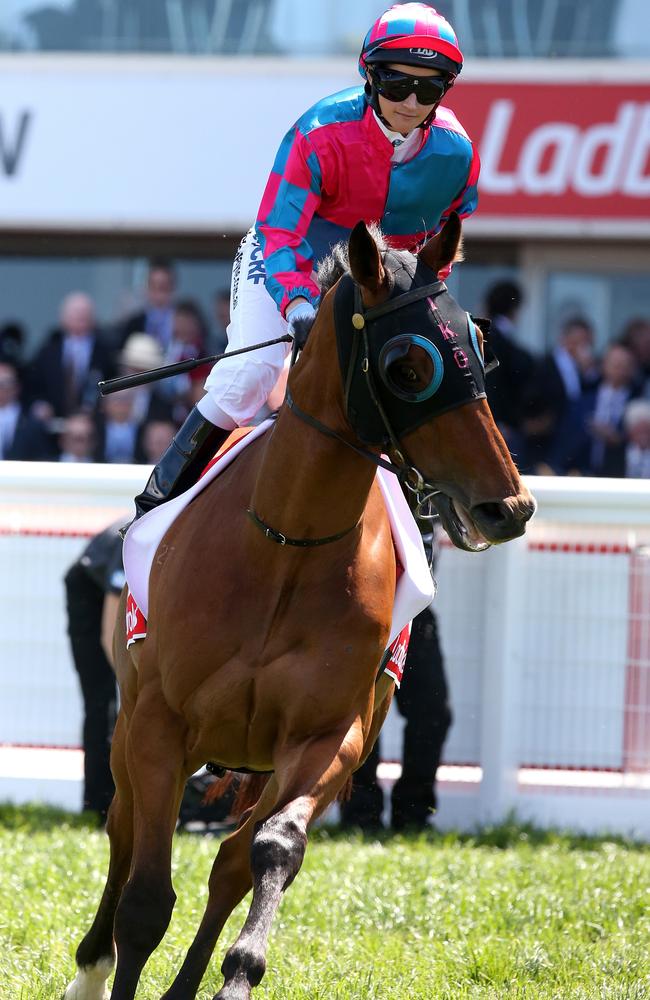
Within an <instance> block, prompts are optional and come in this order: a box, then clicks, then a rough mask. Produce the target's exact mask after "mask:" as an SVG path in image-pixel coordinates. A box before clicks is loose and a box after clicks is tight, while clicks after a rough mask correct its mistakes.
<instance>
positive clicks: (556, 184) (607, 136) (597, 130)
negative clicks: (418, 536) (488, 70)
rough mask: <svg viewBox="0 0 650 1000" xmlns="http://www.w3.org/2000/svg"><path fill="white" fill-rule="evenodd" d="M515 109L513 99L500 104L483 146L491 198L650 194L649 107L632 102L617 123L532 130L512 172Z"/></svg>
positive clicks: (621, 110) (485, 178)
mask: <svg viewBox="0 0 650 1000" xmlns="http://www.w3.org/2000/svg"><path fill="white" fill-rule="evenodd" d="M514 111H515V104H514V102H513V101H510V100H499V101H495V102H494V103H493V104H492V106H491V108H490V111H489V114H488V117H487V121H486V125H485V132H484V136H483V143H482V147H481V162H482V169H481V187H482V189H483V190H484V191H485V192H486V193H488V194H515V193H516V192H523V193H524V194H529V195H533V196H539V195H545V194H555V195H561V194H565V193H566V192H567V191H569V190H573V191H575V192H576V193H577V194H580V195H582V196H583V197H585V198H598V197H603V196H605V195H612V194H615V193H617V192H620V193H622V194H626V195H628V196H629V197H633V198H645V197H647V196H648V195H649V194H650V174H648V172H647V167H648V154H649V153H650V104H637V103H635V102H633V101H627V102H624V103H622V104H621V106H620V107H619V109H618V112H617V114H616V118H615V119H614V121H612V122H598V123H597V124H595V125H590V126H588V127H587V128H584V129H581V128H580V127H579V126H578V125H574V124H572V123H570V122H560V121H553V122H545V123H544V124H543V125H538V126H537V127H536V128H534V129H532V131H531V132H529V134H528V135H527V136H526V137H525V139H524V140H523V142H522V143H521V147H520V149H519V150H518V155H517V156H516V159H515V167H514V169H513V170H510V171H506V170H504V169H503V168H502V162H503V159H504V154H505V152H506V150H507V149H508V145H509V131H510V124H511V122H512V118H513V114H514Z"/></svg>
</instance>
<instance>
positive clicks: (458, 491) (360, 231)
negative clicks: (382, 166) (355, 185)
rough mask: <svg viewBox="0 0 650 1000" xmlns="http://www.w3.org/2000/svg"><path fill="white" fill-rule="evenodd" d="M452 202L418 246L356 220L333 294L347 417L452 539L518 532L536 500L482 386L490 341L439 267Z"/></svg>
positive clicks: (452, 229)
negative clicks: (421, 496) (404, 247)
mask: <svg viewBox="0 0 650 1000" xmlns="http://www.w3.org/2000/svg"><path fill="white" fill-rule="evenodd" d="M460 240H461V226H460V220H459V218H458V216H457V215H455V214H452V215H451V217H450V219H449V221H448V222H447V223H446V224H445V226H444V227H443V228H442V230H441V231H440V233H439V234H438V235H437V236H435V237H433V238H432V239H431V240H429V241H428V243H427V244H426V245H425V246H424V247H423V249H422V250H421V251H420V253H419V254H418V255H417V256H414V255H413V254H410V253H407V252H404V251H394V250H389V249H386V248H384V247H382V246H381V242H380V241H378V239H377V238H376V236H374V235H372V234H371V233H370V232H369V231H368V230H367V228H366V226H365V225H364V224H363V223H359V224H358V225H357V226H356V227H355V229H354V230H353V232H352V234H351V237H350V241H349V245H348V261H349V272H348V273H345V274H343V276H342V277H341V278H340V280H339V281H338V283H337V285H336V287H335V289H333V292H332V294H333V295H334V304H333V311H334V322H335V328H336V339H337V349H338V356H339V363H340V367H341V374H342V378H343V386H344V396H345V409H346V414H347V418H348V420H349V422H350V424H351V426H352V428H353V429H354V432H355V434H356V436H357V437H358V439H359V440H360V441H361V442H363V443H364V444H366V445H370V446H371V447H373V448H380V449H381V450H384V451H386V452H387V453H388V454H389V455H390V457H391V458H392V460H393V461H394V462H396V463H397V464H398V465H400V466H401V467H402V468H405V467H406V468H408V469H409V480H410V483H411V485H412V486H413V487H415V488H416V489H417V490H418V491H419V492H422V491H428V492H434V496H433V502H434V504H435V506H436V508H437V510H438V512H439V514H440V516H441V519H442V521H443V524H444V526H445V528H446V530H447V532H448V534H449V536H450V538H451V540H452V541H453V542H454V544H455V545H457V546H458V547H459V548H463V549H468V550H476V549H481V548H484V547H486V545H487V544H490V543H496V542H502V541H506V540H508V539H510V538H515V537H517V536H518V535H521V534H522V533H523V532H524V530H525V525H526V522H527V521H528V520H529V518H530V517H531V516H532V514H533V512H534V509H535V503H534V500H533V498H532V496H531V494H530V493H529V491H528V490H527V489H526V487H525V486H524V485H523V483H522V481H521V479H520V476H519V473H518V471H517V469H516V467H515V465H514V463H513V462H512V459H511V458H510V454H509V452H508V449H507V447H506V444H505V442H504V440H503V438H502V436H501V434H500V432H499V430H498V429H497V427H496V425H495V423H494V420H493V418H492V414H491V412H490V408H489V406H488V403H487V400H486V396H485V360H484V358H485V356H486V341H485V338H484V336H483V333H482V331H481V330H480V328H479V327H478V326H477V325H476V324H475V323H474V322H473V320H472V319H471V317H470V316H469V315H468V313H466V312H465V311H464V310H463V309H461V308H460V306H459V305H458V304H457V303H456V302H455V300H454V299H453V297H452V296H451V295H450V293H449V292H448V290H447V288H446V286H445V284H444V282H442V281H439V280H438V278H437V275H438V272H439V270H440V269H441V268H444V267H445V266H447V265H448V264H449V263H451V262H452V261H453V260H454V259H456V257H457V255H458V251H459V245H460Z"/></svg>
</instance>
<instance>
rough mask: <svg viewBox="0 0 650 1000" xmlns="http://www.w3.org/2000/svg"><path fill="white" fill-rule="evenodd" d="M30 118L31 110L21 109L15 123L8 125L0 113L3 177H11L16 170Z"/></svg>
mask: <svg viewBox="0 0 650 1000" xmlns="http://www.w3.org/2000/svg"><path fill="white" fill-rule="evenodd" d="M31 120H32V115H31V112H30V111H22V112H21V113H20V114H19V115H18V117H17V120H16V122H15V124H12V125H10V124H8V122H7V120H6V117H5V116H4V115H3V114H0V172H1V173H2V174H4V176H5V177H13V176H14V174H16V173H17V172H18V169H19V167H20V164H21V161H22V157H23V153H24V151H25V144H26V142H27V133H28V131H29V126H30V123H31Z"/></svg>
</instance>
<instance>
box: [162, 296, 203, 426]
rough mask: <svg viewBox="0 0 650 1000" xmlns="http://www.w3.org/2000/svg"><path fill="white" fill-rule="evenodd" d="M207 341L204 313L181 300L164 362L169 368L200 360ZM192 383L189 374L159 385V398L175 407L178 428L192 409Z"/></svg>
mask: <svg viewBox="0 0 650 1000" xmlns="http://www.w3.org/2000/svg"><path fill="white" fill-rule="evenodd" d="M207 339H208V328H207V324H206V322H205V319H204V316H203V313H202V312H201V310H200V309H199V307H198V306H197V305H196V303H195V302H193V301H192V300H191V299H183V300H182V301H181V302H178V303H177V304H176V308H175V309H174V327H173V336H172V341H171V344H170V345H169V348H168V349H167V352H166V355H165V361H166V362H167V363H168V364H175V363H176V362H178V361H188V360H190V359H191V358H198V357H200V356H201V355H202V354H204V353H205V350H206V343H207ZM201 371H203V369H201ZM208 371H209V368H208ZM207 374H208V372H203V381H204V382H205V379H206V377H207ZM191 379H192V374H191V373H190V374H186V375H175V376H174V377H173V378H167V379H164V380H162V381H161V382H160V383H159V390H158V391H159V392H160V393H161V395H163V396H164V397H165V398H166V399H168V400H170V401H171V402H172V403H173V404H175V411H174V417H175V419H176V420H177V422H178V423H179V424H180V423H182V422H183V420H184V419H185V417H186V416H187V414H188V412H189V410H190V409H191V407H192V403H193V399H194V392H193V387H192V383H191Z"/></svg>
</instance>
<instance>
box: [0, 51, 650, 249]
mask: <svg viewBox="0 0 650 1000" xmlns="http://www.w3.org/2000/svg"><path fill="white" fill-rule="evenodd" d="M598 65H599V67H600V68H596V69H593V68H587V69H586V70H584V72H589V73H596V72H597V73H600V76H599V77H598V78H597V79H599V80H610V79H612V78H613V77H614V74H615V73H620V72H625V71H626V70H625V65H624V64H622V63H621V64H617V63H609V64H607V65H606V64H604V63H602V64H598ZM279 66H280V63H278V67H279ZM555 66H557V68H558V76H559V75H560V74H561V73H564V72H571V73H572V74H573V82H569V83H562V84H555V83H553V84H550V83H547V82H545V81H546V78H547V77H546V75H547V74H548V71H549V66H548V64H545V65H541V67H540V69H539V71H538V72H539V73H540V74H541V73H543V74H545V75H544V76H543V77H542V78H535V77H533V76H532V75H531V76H528V78H527V80H526V81H525V82H521V81H516V80H508V81H507V82H506V80H505V78H503V79H499V78H498V77H497V76H495V74H498V73H504V74H505V73H506V72H508V73H510V74H512V72H513V69H512V67H511V66H504V67H503V68H500V64H496V63H495V64H492V63H491V64H490V65H489V74H490V75H489V77H483V78H482V79H481V78H479V77H475V78H474V79H463V78H461V80H460V81H459V83H458V86H456V87H454V89H453V90H452V91H451V93H450V95H449V101H450V104H451V106H452V107H453V108H454V110H456V111H457V113H458V116H459V118H460V120H461V122H462V123H463V125H464V126H465V128H466V129H467V131H468V132H469V134H470V135H471V136H472V138H473V139H474V140H475V141H476V143H477V144H478V147H479V150H480V154H481V160H482V164H483V167H482V172H481V181H480V202H479V210H478V212H477V214H476V216H475V217H474V219H472V222H471V231H473V232H477V233H478V232H483V233H485V234H489V235H494V236H502V235H506V236H511V235H513V234H517V235H521V236H524V237H526V236H528V235H531V236H534V235H535V234H541V233H546V234H549V235H551V236H556V235H557V236H561V235H562V234H567V235H568V234H571V235H580V234H581V233H582V232H584V231H587V230H590V231H592V232H598V231H602V232H603V233H605V234H606V235H613V236H614V237H617V236H624V235H626V234H628V235H634V236H635V237H637V238H638V237H639V236H640V237H642V238H647V237H650V69H649V70H648V73H647V75H646V76H643V77H636V78H635V82H632V81H631V80H630V79H626V80H625V81H624V82H622V83H620V84H616V83H613V84H609V83H607V84H604V83H602V84H601V83H595V84H594V83H588V82H586V81H584V82H583V81H582V80H580V81H578V80H576V73H577V72H581V71H582V67H581V66H580V65H579V64H577V63H571V64H570V65H569V68H568V69H566V68H565V64H563V63H562V62H559V61H558V62H557V63H555V64H554V66H552V67H551V69H554V68H555ZM619 66H620V67H622V68H620V69H619ZM515 69H516V67H515ZM627 71H628V72H631V70H627ZM635 72H636V71H635ZM639 72H640V71H639ZM531 73H532V71H531ZM260 74H263V80H264V100H263V101H260V99H259V81H260ZM352 74H353V68H352V69H351V66H350V62H349V60H347V59H341V60H337V61H336V63H332V64H329V63H327V64H326V65H322V66H321V65H319V64H318V63H317V64H315V65H314V66H313V67H312V66H311V64H309V65H307V64H304V63H302V62H301V61H296V62H295V63H294V62H293V61H292V60H288V61H287V60H282V62H281V71H278V68H277V67H275V66H272V65H271V64H270V63H266V62H263V63H258V62H257V61H252V62H251V61H249V60H247V59H241V60H234V61H230V62H228V61H225V62H224V61H223V60H218V61H212V60H200V59H197V60H190V61H188V62H186V61H185V60H177V59H170V60H164V59H152V60H151V61H150V62H149V61H148V60H145V61H144V62H143V61H142V60H130V59H126V60H125V61H124V60H122V59H119V58H116V59H115V60H112V59H108V58H107V59H105V58H104V57H98V58H96V59H93V58H91V57H89V58H85V57H84V59H80V60H68V59H62V60H60V61H59V60H56V59H51V58H49V57H44V58H39V57H38V56H34V57H31V56H30V57H25V58H23V57H22V56H21V57H19V58H18V57H11V56H6V57H2V56H0V75H1V76H2V88H1V90H0V220H1V221H0V227H2V226H4V227H8V228H11V229H16V228H21V227H22V228H34V229H38V230H41V229H49V230H60V229H65V230H70V229H72V230H83V229H90V230H92V231H98V230H110V231H114V230H115V229H117V228H123V229H125V230H129V231H131V230H133V231H140V230H144V231H151V230H154V231H160V230H162V231H183V232H191V231H200V232H208V233H232V234H240V233H242V232H245V231H246V229H247V228H248V227H249V226H250V224H251V222H252V221H253V219H254V218H255V213H256V211H257V208H258V206H259V202H260V198H261V194H262V191H263V190H264V185H265V183H266V180H267V176H268V171H269V168H270V165H271V163H272V160H273V156H274V155H275V150H276V149H277V147H278V145H279V143H280V141H281V138H282V136H283V134H284V133H285V131H286V129H287V127H288V126H289V124H290V123H291V122H292V121H295V120H296V118H298V117H299V115H301V114H302V113H303V112H304V110H305V108H307V107H309V106H310V104H312V103H313V102H315V101H317V100H318V99H319V98H320V97H322V96H323V95H324V94H328V93H334V92H335V91H337V90H342V89H343V88H345V87H348V86H349V85H350V84H351V83H353V82H354V78H353V75H352ZM495 81H498V82H495ZM235 93H236V94H237V107H238V108H246V109H249V110H248V111H247V113H246V115H243V116H242V115H239V117H237V112H234V114H235V117H234V118H233V119H232V122H230V125H232V127H230V125H229V127H228V141H227V143H226V145H225V146H224V138H223V125H224V122H223V121H222V118H223V114H224V113H226V115H227V112H224V109H223V95H224V94H235ZM231 116H232V114H231ZM170 192H173V197H172V196H171V195H170ZM468 228H469V227H468Z"/></svg>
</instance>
